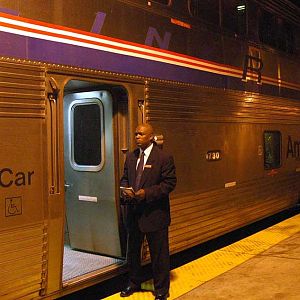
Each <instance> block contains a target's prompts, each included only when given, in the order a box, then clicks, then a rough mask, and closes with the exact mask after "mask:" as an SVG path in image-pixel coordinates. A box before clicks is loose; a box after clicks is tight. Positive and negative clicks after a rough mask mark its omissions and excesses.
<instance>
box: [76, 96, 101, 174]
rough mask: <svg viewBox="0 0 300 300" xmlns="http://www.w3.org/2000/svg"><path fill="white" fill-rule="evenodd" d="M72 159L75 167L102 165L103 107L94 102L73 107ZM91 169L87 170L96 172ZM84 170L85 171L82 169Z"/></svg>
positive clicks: (96, 100) (77, 104)
mask: <svg viewBox="0 0 300 300" xmlns="http://www.w3.org/2000/svg"><path fill="white" fill-rule="evenodd" d="M89 100H90V99H89ZM71 113H72V120H73V122H72V123H73V124H72V126H73V135H72V154H73V155H72V157H73V160H74V161H73V164H75V166H84V167H89V166H92V167H96V169H97V170H99V166H100V165H101V163H102V145H101V143H102V127H103V126H102V118H103V114H102V106H101V103H100V101H99V100H98V99H95V103H94V102H88V103H86V102H84V101H83V102H82V101H81V102H79V103H76V102H75V104H74V105H73V107H72V112H71ZM96 169H95V170H94V169H89V168H87V170H94V171H96ZM82 170H84V169H82Z"/></svg>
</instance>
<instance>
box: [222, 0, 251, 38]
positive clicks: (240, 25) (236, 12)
mask: <svg viewBox="0 0 300 300" xmlns="http://www.w3.org/2000/svg"><path fill="white" fill-rule="evenodd" d="M222 11H223V13H222V20H223V21H222V22H223V23H222V25H223V27H224V28H225V29H228V30H230V31H232V32H234V33H235V34H237V35H240V36H243V35H245V34H246V33H247V6H246V1H244V0H226V1H224V2H223V9H222Z"/></svg>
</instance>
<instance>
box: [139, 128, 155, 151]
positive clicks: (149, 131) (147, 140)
mask: <svg viewBox="0 0 300 300" xmlns="http://www.w3.org/2000/svg"><path fill="white" fill-rule="evenodd" d="M153 137H154V136H153V127H152V126H151V125H150V124H149V123H143V124H140V125H138V126H137V128H136V130H135V142H136V144H137V146H138V147H140V148H141V149H142V150H145V149H146V148H147V147H148V146H150V144H151V143H152V141H153Z"/></svg>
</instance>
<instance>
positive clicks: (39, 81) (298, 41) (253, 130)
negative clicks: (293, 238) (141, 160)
mask: <svg viewBox="0 0 300 300" xmlns="http://www.w3.org/2000/svg"><path fill="white" fill-rule="evenodd" d="M299 27H300V10H299V7H297V6H295V5H294V4H293V3H292V2H290V1H279V0H273V1H268V0H260V1H256V0H249V1H248V0H226V1H225V0H201V1H200V0H160V1H158V0H157V1H154V0H153V1H152V0H149V1H146V0H109V1H108V0H90V1H79V0H72V1H67V0H65V1H60V0H51V1H50V0H45V1H38V0H29V1H22V0H10V1H7V0H0V57H1V58H0V78H1V80H0V157H1V160H0V200H1V203H2V204H1V214H0V265H1V273H0V298H1V299H40V298H48V299H54V298H57V297H59V296H62V295H65V294H67V293H71V292H72V291H75V290H79V289H82V288H84V287H87V286H90V285H93V284H95V283H98V282H100V281H103V280H106V279H108V278H111V277H113V276H116V275H117V274H120V273H121V272H125V271H126V231H125V230H124V226H123V221H124V207H122V206H121V205H120V203H119V179H120V176H121V175H122V170H123V163H124V160H125V157H126V153H127V152H128V151H129V150H132V149H133V148H134V147H135V143H134V134H133V133H134V130H135V127H136V125H137V124H138V123H140V122H151V124H152V125H153V126H154V128H155V131H156V143H157V144H158V145H160V146H162V147H164V149H166V150H167V151H169V152H171V153H173V154H174V158H175V162H176V167H177V176H178V185H177V188H176V190H175V192H174V193H173V194H172V197H171V214H172V224H171V227H170V250H171V253H176V252H180V251H182V250H184V249H187V248H189V247H192V246H194V245H198V244H200V243H202V242H204V241H207V240H209V239H212V238H214V237H217V236H220V235H222V234H225V233H227V232H229V231H232V230H234V229H237V228H239V227H242V226H244V225H247V224H249V223H251V222H254V221H256V220H259V219H262V218H264V217H266V216H269V215H272V214H275V213H276V212H279V211H282V210H284V209H286V208H289V207H292V206H294V205H296V204H297V203H298V200H299V192H300V160H299V159H300V131H299V125H300V102H299V100H300V99H299V96H300V72H299V69H300V61H299V57H300V56H299V54H300V36H299V32H300V30H299ZM142 255H143V259H144V261H145V262H147V261H148V257H149V256H148V251H147V245H146V244H145V246H144V247H143V253H142Z"/></svg>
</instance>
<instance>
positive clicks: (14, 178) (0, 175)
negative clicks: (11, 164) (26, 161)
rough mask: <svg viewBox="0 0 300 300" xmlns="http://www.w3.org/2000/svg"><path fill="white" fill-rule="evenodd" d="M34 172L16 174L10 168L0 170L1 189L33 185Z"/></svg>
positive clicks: (18, 172)
mask: <svg viewBox="0 0 300 300" xmlns="http://www.w3.org/2000/svg"><path fill="white" fill-rule="evenodd" d="M33 174H34V171H26V172H22V171H17V172H14V171H13V170H12V169H10V168H3V169H0V188H1V187H4V188H8V187H11V186H13V185H15V186H24V185H31V183H32V177H33Z"/></svg>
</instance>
